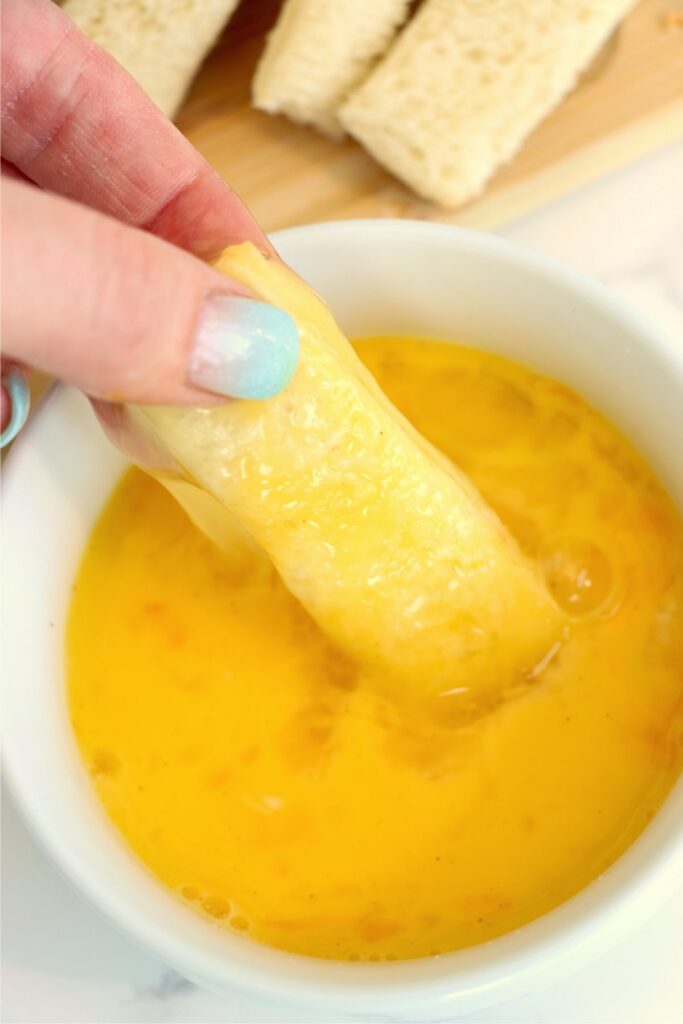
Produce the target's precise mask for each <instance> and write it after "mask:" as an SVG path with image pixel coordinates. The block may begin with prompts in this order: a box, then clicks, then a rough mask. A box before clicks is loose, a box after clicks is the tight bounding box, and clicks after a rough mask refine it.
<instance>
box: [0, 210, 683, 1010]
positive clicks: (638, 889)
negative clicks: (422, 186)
mask: <svg viewBox="0 0 683 1024" xmlns="http://www.w3.org/2000/svg"><path fill="white" fill-rule="evenodd" d="M275 243H276V245H277V246H278V248H279V250H280V252H281V253H282V255H283V257H284V258H285V259H286V260H287V261H288V262H290V263H291V264H292V265H293V266H294V268H295V269H296V270H298V271H299V273H301V274H302V275H303V277H305V278H307V279H308V281H310V282H311V284H312V285H313V286H314V287H315V288H316V289H317V290H318V291H319V292H321V293H322V295H323V296H324V297H325V298H326V299H327V300H328V302H329V303H330V305H331V307H332V309H333V310H334V312H335V313H336V314H337V316H338V318H339V320H340V322H341V324H342V326H343V327H344V328H345V330H346V331H347V332H348V333H350V334H351V335H358V334H373V333H399V334H400V333H403V334H410V333H417V334H421V335H428V336H433V337H442V338H446V339H457V340H462V341H464V342H467V343H468V344H471V345H478V346H481V347H483V348H490V349H492V350H495V351H496V352H500V353H502V354H504V355H508V356H512V357H513V358H515V359H518V360H520V361H521V362H524V363H528V364H530V365H532V366H534V367H536V368H537V369H539V370H540V371H542V372H544V373H547V374H550V375H552V376H555V377H557V378H559V379H561V380H563V381H565V382H566V383H568V384H570V385H571V386H573V387H575V388H576V389H578V391H580V392H581V394H583V395H584V396H585V397H586V398H587V399H588V400H589V401H590V402H592V403H594V404H595V405H596V406H597V407H598V408H599V409H601V410H602V411H604V412H605V413H606V414H607V415H608V416H609V417H610V418H611V419H612V421H613V422H614V423H616V424H618V425H619V426H620V427H621V428H622V429H623V430H624V431H625V433H626V434H627V435H628V436H629V437H630V438H631V439H632V440H633V441H634V442H635V443H636V444H637V445H638V447H639V448H640V450H641V451H642V452H643V454H644V455H645V456H646V458H647V459H648V460H649V461H650V463H651V465H652V466H653V467H654V468H655V470H656V471H657V472H658V473H659V475H660V477H661V479H662V481H663V482H664V484H665V485H666V486H667V488H668V489H669V491H670V493H671V494H672V495H673V496H674V499H675V500H676V501H677V502H678V503H679V506H680V507H683V461H682V454H681V438H683V346H682V347H678V348H677V347H676V346H675V345H674V344H673V343H672V342H670V341H668V340H667V339H666V338H665V337H662V336H661V335H660V334H659V333H658V332H657V331H656V330H655V329H654V328H653V327H652V326H650V325H648V324H647V323H645V322H643V321H642V320H641V319H640V318H639V317H638V316H636V315H635V314H634V313H632V312H630V311H629V310H628V309H627V308H625V307H624V306H623V305H622V304H621V302H619V301H617V300H616V299H615V298H613V297H612V296H611V295H610V294H609V293H608V292H606V291H605V290H604V289H603V288H602V287H600V286H599V285H598V284H596V283H594V282H592V281H590V280H588V279H586V278H584V277H582V276H580V275H579V274H576V273H574V272H573V271H571V270H568V269H566V268H564V267H562V266H559V265H558V264H556V263H553V262H551V261H549V260H547V259H545V258H543V257H541V256H539V255H536V254H534V253H532V252H528V251H525V250H523V249H521V248H519V247H517V246H513V245H510V244H508V243H506V242H503V241H501V240H499V239H497V238H495V237H491V236H486V235H479V234H474V233H470V232H466V231H461V230H457V229H454V228H450V227H440V226H434V225H428V224H423V223H410V222H405V221H368V222H347V223H340V224H329V225H322V226H316V227H304V228H297V229H295V230H292V231H287V232H284V233H282V234H280V235H278V236H277V237H276V239H275ZM123 468H124V460H123V458H122V457H121V456H120V455H119V454H118V453H117V452H116V451H114V450H113V449H112V448H111V447H110V446H109V444H108V443H107V441H105V439H104V436H103V435H102V433H101V432H100V430H99V428H98V426H97V424H96V422H95V420H94V417H93V416H92V413H91V412H90V409H89V407H88V404H87V402H86V401H85V399H84V398H82V397H81V396H80V395H78V394H75V393H74V392H72V391H69V390H66V389H59V390H57V392H56V393H54V394H53V395H52V397H50V399H49V400H48V401H46V402H45V404H44V405H43V407H42V409H40V410H39V411H38V413H37V415H36V416H35V417H34V419H33V420H32V422H31V424H30V425H29V427H28V429H26V430H25V432H24V434H23V436H21V437H20V438H19V441H18V443H17V444H16V446H15V450H14V451H13V452H12V453H11V455H10V458H9V460H8V464H7V466H6V469H5V485H4V557H5V567H4V608H3V622H4V630H5V643H4V645H3V646H4V666H3V684H4V758H5V766H6V771H7V774H8V776H9V778H10V781H11V784H12V787H13V789H14V792H15V794H16V797H17V799H18V801H19V803H20V805H21V807H22V808H23V810H24V812H25V814H26V816H27V817H28V819H29V820H30V822H31V824H32V825H33V827H34V829H35V831H36V833H37V834H38V836H39V837H40V838H41V839H42V841H43V843H44V845H45V847H46V848H47V849H48V850H49V851H50V853H51V854H52V856H53V857H54V858H55V860H56V861H57V862H58V863H59V864H60V865H61V867H62V868H63V870H64V871H65V873H66V874H67V875H68V876H69V877H70V878H71V879H72V880H73V881H74V882H75V883H76V884H77V885H78V886H79V888H80V889H81V890H82V891H83V892H84V893H86V894H87V896H89V897H90V899H91V900H92V901H93V902H94V903H95V904H96V905H97V906H99V907H100V908H102V909H103V910H104V911H105V912H106V913H107V914H108V915H109V917H110V918H111V919H112V920H113V921H114V922H116V923H117V924H118V925H119V926H120V927H122V928H123V929H124V930H125V931H126V932H127V933H128V934H129V935H131V936H132V937H134V938H135V939H137V940H139V941H140V942H141V943H143V944H144V945H146V946H147V947H149V948H150V949H151V950H153V951H154V952H156V953H157V954H158V955H159V956H160V957H162V958H163V959H165V960H166V961H168V962H169V963H170V964H172V965H173V966H175V967H176V968H177V969H178V970H179V971H181V972H182V973H183V974H185V975H186V976H188V977H190V978H192V979H193V980H195V981H197V982H199V983H200V984H203V985H205V986H207V987H210V988H212V989H214V990H220V991H227V990H229V989H230V988H231V987H234V986H240V987H243V988H246V989H250V990H254V991H259V992H261V993H264V994H267V995H268V996H270V997H274V998H281V999H287V1000H294V1001H298V1002H299V1003H300V1004H312V1005H314V1006H318V1007H320V1008H323V1007H324V1008H326V1009H328V1010H335V1011H338V1012H343V1013H346V1014H348V1015H353V1014H358V1015H367V1014H374V1013H378V1014H381V1015H382V1018H381V1019H384V1020H386V1019H408V1020H418V1019H420V1017H421V1016H423V1015H424V1016H429V1019H430V1020H435V1019H438V1017H439V1016H444V1017H446V1016H452V1015H454V1014H456V1013H458V1014H460V1013H468V1012H471V1011H473V1010H476V1009H480V1008H482V1007H483V1006H486V1005H489V1004H492V1003H495V1002H497V1001H499V1000H502V999H504V998H508V997H513V996H516V995H519V994H522V993H524V992H527V991H530V990H532V989H534V988H537V987H539V986H541V985H544V984H546V983H548V982H550V981H552V980H553V979H554V978H555V977H557V975H558V974H560V973H562V972H565V971H566V970H568V969H570V968H573V967H576V966H579V965H580V964H582V963H584V962H586V961H587V960H590V959H592V958H594V957H595V956H596V955H597V953H598V952H599V951H600V950H602V949H603V948H604V947H605V946H607V945H608V944H610V943H612V942H614V941H617V940H618V939H619V938H620V937H621V936H622V935H624V934H625V933H626V932H627V930H628V929H630V928H632V927H633V926H635V925H636V924H637V923H638V922H639V921H641V920H642V919H643V918H644V916H645V915H647V914H648V913H650V912H651V911H652V910H653V909H655V908H656V906H657V901H658V899H660V898H663V897H665V896H666V895H667V894H668V893H669V892H670V891H671V888H672V887H673V886H674V885H676V884H678V883H679V881H680V874H681V862H682V859H683V785H681V784H679V785H678V787H677V788H676V790H675V791H674V792H673V793H672V794H671V795H670V797H669V799H668V800H667V801H666V804H665V805H664V807H663V808H662V810H661V811H660V813H659V814H658V815H657V816H656V818H655V820H654V821H653V822H652V824H651V825H650V826H649V827H648V829H647V830H646V832H645V833H644V835H643V836H642V837H641V838H640V839H639V840H638V842H636V843H635V844H634V846H633V847H632V848H631V849H630V850H629V851H628V852H627V853H626V854H625V855H624V856H623V857H622V858H621V859H620V860H619V861H618V862H617V863H616V864H615V865H614V866H613V867H612V868H611V869H610V870H609V871H608V872H606V874H605V875H604V876H603V877H602V878H600V879H599V880H597V881H596V882H594V883H593V884H591V885H590V886H589V887H588V888H587V889H585V890H584V891H583V892H582V893H580V894H579V895H578V896H576V897H574V898H573V899H572V900H570V901H569V902H568V903H566V904H564V905H563V906H562V907H560V908H559V909H557V910H555V911H553V912H552V913H549V914H547V915H546V916H544V917H543V918H541V919H539V920H538V921H536V922H534V923H532V924H530V925H527V926H526V927H524V928H522V929H520V930H519V931H518V932H516V933H514V934H511V935H507V936H504V937H502V938H499V939H495V940H494V941H492V942H489V943H486V944H485V945H481V946H477V947H475V948H473V949H469V950H465V951H462V952H458V953H452V954H446V955H442V956H439V957H433V958H430V959H425V960H418V961H410V962H404V963H387V964H344V963H332V962H326V961H320V960H313V959H306V958H303V957H298V956H295V955H292V954H288V953H283V952H279V951H277V950H274V949H269V948H266V947H263V946H259V945H257V944H255V943H253V942H251V941H250V940H249V939H246V938H242V937H240V936H237V935H234V934H231V933H230V932H228V931H224V930H221V929H219V928H217V927H216V926H214V925H212V924H211V923H209V922H207V921H205V920H203V919H202V918H201V917H199V916H198V915H195V914H194V913H193V912H192V911H191V910H189V909H187V908H186V907H185V906H183V905H182V904H181V903H180V902H179V901H177V900H176V898H175V897H173V896H171V895H170V894H169V893H168V892H167V891H166V890H165V889H164V888H163V886H161V884H159V883H157V881H156V880H155V879H154V878H153V877H152V876H151V875H150V874H149V873H148V872H147V870H146V869H145V868H144V867H143V866H142V865H141V864H139V863H138V862H137V861H136V860H135V858H134V857H133V856H132V855H131V854H130V853H129V851H128V849H127V848H126V846H125V845H124V843H123V841H122V840H120V839H119V837H118V835H117V833H116V832H115V831H114V829H113V827H112V826H111V825H110V824H109V822H108V820H107V819H106V817H105V815H104V813H103V812H102V810H101V808H100V806H99V804H98V802H97V800H96V798H95V796H94V794H93V792H92V789H91V787H90V784H89V781H88V778H87V777H86V774H85V771H84V769H83V767H82V765H81V763H80V761H79V757H78V753H77V751H76V747H75V744H74V740H73V738H72V735H71V732H70V727H69V722H68V718H67V708H66V701H65V687H64V642H63V637H64V624H65V617H66V613H67V606H68V603H69V594H70V588H71V582H72V580H73V577H74V573H75V571H76V567H77V564H78V561H79V558H80V556H81V552H82V549H83V546H84V544H85V541H86V538H87V536H88V533H89V531H90V529H91V527H92V525H93V522H94V521H95V518H96V517H97V515H98V513H99V511H100V509H101V508H102V505H103V503H104V502H105V500H106V498H107V495H108V494H109V492H110V491H111V489H112V487H113V485H114V483H115V481H116V480H117V478H118V476H119V474H120V473H121V471H122V470H123ZM102 657H103V658H106V657H107V652H106V650H104V651H102ZM39 926H40V925H39V922H36V927H39Z"/></svg>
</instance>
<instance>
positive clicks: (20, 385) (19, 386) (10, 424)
mask: <svg viewBox="0 0 683 1024" xmlns="http://www.w3.org/2000/svg"><path fill="white" fill-rule="evenodd" d="M2 387H3V388H4V389H5V393H6V395H7V400H8V401H9V404H10V412H9V419H8V421H7V426H6V427H5V429H4V430H3V431H2V435H0V448H4V447H5V445H7V444H9V443H10V441H13V440H14V438H15V437H16V436H17V434H18V433H19V431H20V430H21V428H22V427H23V425H24V423H26V420H27V419H28V411H29V408H30V405H31V393H30V391H29V389H28V384H27V383H26V377H25V376H24V374H23V373H22V372H21V370H18V369H17V368H16V367H12V369H11V370H9V371H8V372H7V373H3V375H2Z"/></svg>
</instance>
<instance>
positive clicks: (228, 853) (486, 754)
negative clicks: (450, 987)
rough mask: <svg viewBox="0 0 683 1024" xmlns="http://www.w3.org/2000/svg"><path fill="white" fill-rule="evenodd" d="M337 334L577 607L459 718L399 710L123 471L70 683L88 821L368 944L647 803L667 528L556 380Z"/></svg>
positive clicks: (290, 944) (679, 568)
mask: <svg viewBox="0 0 683 1024" xmlns="http://www.w3.org/2000/svg"><path fill="white" fill-rule="evenodd" d="M357 348H358V351H359V353H360V355H361V357H362V359H363V361H364V362H365V363H366V364H367V366H368V367H369V368H370V369H371V371H372V372H373V373H374V374H375V376H376V377H377V379H378V381H379V383H380V385H381V386H382V388H383V389H384V390H385V391H386V393H387V395H388V397H389V398H390V399H391V400H392V401H393V402H394V403H395V404H396V405H397V406H398V408H399V409H400V410H401V411H402V412H404V413H405V414H406V415H407V417H408V418H409V419H410V420H411V421H412V423H413V424H414V425H415V426H416V427H417V429H418V430H419V431H420V432H421V433H422V434H424V435H425V436H426V437H427V438H428V439H429V440H430V441H432V442H433V443H434V444H435V445H436V446H437V447H439V448H440V449H441V450H442V451H443V452H444V453H445V454H446V455H448V456H449V457H451V458H452V459H453V461H454V462H456V463H457V464H458V465H459V466H460V467H461V468H462V469H464V470H465V471H466V472H467V473H468V474H469V475H470V476H471V478H472V479H473V481H474V482H475V484H476V485H477V486H478V487H479V489H480V491H481V492H482V494H483V495H484V497H485V498H486V499H487V501H488V502H489V503H490V504H491V505H492V506H493V508H494V509H495V510H496V511H497V512H498V514H499V515H500V517H501V518H502V519H503V520H504V522H505V523H506V524H507V526H508V527H509V529H510V530H511V532H512V533H513V534H514V535H515V536H516V537H517V539H518V541H519V542H520V544H521V545H522V547H523V548H524V549H525V551H526V552H527V553H528V554H529V555H530V556H531V557H532V558H534V559H536V560H538V561H539V562H540V563H541V564H542V566H543V568H544V571H545V573H546V576H547V579H548V581H549V584H550V586H551V588H552V590H553V593H554V594H555V596H556V599H557V600H558V602H559V604H560V605H561V606H562V608H563V609H564V610H565V611H567V612H568V613H569V615H570V617H571V618H570V621H571V623H572V625H571V629H570V633H569V637H568V638H567V639H566V640H565V641H564V642H563V643H562V644H561V645H557V646H556V647H555V648H554V649H552V650H551V651H550V652H549V654H548V657H547V658H546V659H545V661H544V663H542V664H540V665H539V666H538V668H537V674H536V676H535V678H531V679H527V680H525V681H524V685H521V686H519V687H518V693H517V696H516V697H515V698H514V699H511V700H509V701H507V702H506V703H505V704H503V705H501V706H500V707H499V708H497V709H496V710H495V711H493V712H492V713H491V714H489V715H488V716H485V717H482V718H480V719H478V720H476V721H474V722H470V723H469V724H467V725H466V726H453V725H449V724H448V723H443V722H441V723H439V722H438V721H432V722H427V721H420V722H416V721H415V720H414V718H413V717H412V716H411V715H409V714H406V713H403V712H402V710H401V705H400V702H396V703H392V702H391V700H389V699H388V698H387V697H383V696H381V694H382V688H381V687H379V688H378V687H376V686H372V685H366V683H367V680H366V679H365V678H364V676H363V673H362V672H361V671H359V670H357V669H356V668H354V666H353V665H352V664H351V663H349V662H348V661H347V660H346V659H344V658H343V657H342V656H341V655H339V654H337V653H335V651H334V650H333V649H332V648H331V647H330V645H329V643H328V642H327V641H326V639H325V637H324V636H323V635H322V634H321V633H320V631H319V630H318V628H317V627H316V626H315V625H314V624H313V622H312V620H311V619H310V618H309V617H308V615H307V614H306V613H305V612H304V611H303V610H302V608H301V606H300V605H298V603H297V602H296V601H295V600H294V599H293V598H292V597H291V596H290V595H289V593H288V592H287V591H286V590H285V588H284V586H283V585H282V583H281V582H280V581H279V578H278V577H277V575H276V574H275V572H274V571H273V570H271V569H270V568H269V567H267V566H264V564H263V562H262V561H259V562H258V563H255V564H256V565H257V567H256V568H254V569H253V570H252V571H250V570H249V567H248V566H247V567H246V568H245V567H244V566H241V567H240V569H239V571H238V570H235V568H234V567H233V568H231V567H230V566H229V564H228V563H227V562H226V561H224V560H223V558H222V556H221V555H220V554H219V553H218V552H217V551H216V550H215V549H214V548H213V547H211V545H209V543H208V542H207V541H205V540H204V538H203V537H202V536H201V535H200V534H199V533H197V532H196V531H195V530H194V529H193V528H192V527H191V526H190V524H189V521H188V520H187V519H186V518H185V516H184V514H183V513H182V512H181V511H180V509H179V508H178V507H177V506H176V505H175V504H174V503H173V501H172V499H171V498H170V497H169V496H168V495H167V494H166V493H165V492H164V491H163V490H162V488H161V487H160V486H159V485H158V484H156V483H155V482H154V481H152V480H151V479H149V478H147V477H145V476H143V475H142V474H141V473H139V472H137V471H130V472H129V473H128V474H127V475H126V476H125V478H124V480H123V482H122V483H121V485H120V486H119V487H118V489H117V490H116V492H115V494H114V495H113V497H112V498H111V500H110V502H109V503H108V505H107V507H106V509H105V511H104V513H103V515H102V517H101V519H100V521H99V523H98V524H97V526H96V528H95V530H94V533H93V535H92V538H91V541H90V543H89V546H88V548H87V551H86V553H85V557H84V559H83V564H82V566H81V569H80V572H79V575H78V579H77V582H76V586H75V589H74V597H73V603H72V608H71V615H70V621H69V627H68V638H67V641H68V642H67V650H68V684H69V697H70V706H71V714H72V720H73V725H74V729H75V733H76V736H77V739H78V743H79V746H80V749H81V752H82V755H83V758H84V760H85V762H86V764H87V765H88V768H89V770H90V773H91V776H92V779H93V783H94V785H95V786H96V788H97V792H98V794H99V796H100V798H101V800H102V802H103V804H104V806H105V807H106V809H107V812H108V813H109V815H110V816H111V818H112V819H113V821H114V822H115V823H116V825H117V827H118V828H119V829H120V831H121V832H122V834H123V835H124V837H125V838H126V840H127V841H128V843H129V844H130V846H131V847H132V848H133V850H134V851H135V852H136V853H137V854H138V856H139V857H140V858H141V859H142V861H144V862H145V863H146V864H147V865H148V867H149V868H150V869H151V870H152V871H153V872H154V874H155V875H157V876H158V877H159V878H160V879H161V880H162V881H163V882H164V883H166V885H168V886H169V887H170V888H172V889H173V890H174V891H175V892H176V893H177V894H178V898H179V899H183V900H185V901H186V902H187V903H188V904H189V905H191V906H193V907H196V908H197V909H198V910H199V911H200V912H202V913H205V914H207V915H210V916H211V917H212V918H213V919H215V921H216V922H217V923H219V924H220V925H222V926H225V927H228V928H233V929H235V930H238V931H240V932H244V933H247V934H249V935H251V936H252V937H253V938H255V939H257V940H259V941H262V942H265V943H268V944H270V945H273V946H278V947H281V948H283V949H288V950H292V951H295V952H298V953H304V954H308V955H312V956H320V957H332V958H338V959H347V960H386V959H399V958H405V957H420V956H427V955H430V954H433V953H437V952H442V951H447V950H453V949H457V948H459V947H462V946H467V945H471V944H474V943H478V942H482V941H485V940H487V939H490V938H492V937H493V936H495V935H499V934H501V933H503V932H506V931H509V930H511V929H514V928H517V927H519V926H520V925H522V924H524V923H525V922H528V921H530V920H531V919H533V918H535V917H537V916H538V915H539V914H542V913H544V912H545V911H547V910H550V909H551V908H552V907H554V906H556V905H557V904H559V903H561V902H562V901H564V900H566V899H567V898H568V897H569V896H571V895H572V894H573V893H575V892H577V891H578V890H579V889H581V888H582V887H583V886H585V885H586V884H587V883H588V882H589V881H590V880H591V879H593V878H595V877H596V876H597V875H599V874H600V873H601V872H602V871H604V870H605V868H606V867H608V865H609V864H611V863H612V862H613V861H614V859H615V858H616V857H618V856H619V855H620V854H621V853H622V852H623V851H624V850H625V849H626V847H627V846H628V845H629V844H630V843H631V842H633V840H634V839H635V838H636V836H637V835H638V833H639V832H640V831H641V830H642V829H643V827H644V826H645V825H646V824H647V822H648V821H649V820H650V818H651V817H652V815H653V814H654V812H655V811H656V809H657V807H658V806H659V804H660V803H661V801H662V799H663V798H664V796H665V795H666V793H667V791H668V790H669V789H670V787H671V785H672V784H673V782H674V780H675V778H676V776H677V775H678V773H679V771H680V768H681V763H682V762H683V525H682V523H681V520H680V518H679V517H678V516H677V514H676V512H675V510H674V508H673V506H672V504H671V502H670V501H669V499H668V498H667V496H666V495H665V493H664V492H663V491H662V489H661V487H660V486H659V485H658V483H657V481H656V480H655V478H654V476H653V474H652V472H651V471H650V470H649V469H648V467H647V466H646V465H645V464H644V462H643V461H642V460H641V459H640V457H639V456H638V455H637V454H636V453H635V452H634V451H633V449H632V448H631V447H630V446H629V444H628V443H627V442H626V441H625V440H624V439H623V438H622V437H621V436H620V435H619V434H618V433H617V432H616V431H615V430H614V428H612V427H611V426H610V425H609V424H607V423H606V422H605V421H604V420H603V419H602V418H601V417H600V416H599V415H598V414H597V413H595V412H594V411H592V410H591V409H590V408H589V407H588V406H586V405H585V403H583V402H582V401H581V400H580V399H578V398H577V397H576V395H574V394H573V393H572V392H570V391H569V390H568V389H567V388H565V387H563V386H562V385H559V384H557V383H555V382H553V381H550V380H547V379H545V378H540V377H538V376H537V375H536V374H534V373H533V372H530V371H528V370H525V369H523V368H521V367H519V366H516V365H513V364H511V363H509V362H506V361H504V360H502V359H499V358H498V357H495V356H492V355H489V354H486V353H482V352H474V351H470V350H467V349H463V348H460V347H458V346H455V345H445V344H442V343H437V342H424V341H412V340H400V341H397V340H392V339H390V338H387V339H385V338H379V339H369V340H367V341H363V342H360V343H359V344H358V346H357ZM425 585H428V581H427V580H425Z"/></svg>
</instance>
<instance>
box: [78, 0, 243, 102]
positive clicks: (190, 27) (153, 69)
mask: <svg viewBox="0 0 683 1024" xmlns="http://www.w3.org/2000/svg"><path fill="white" fill-rule="evenodd" d="M238 2H239V0H66V3H64V4H63V5H62V10H64V11H65V13H66V14H68V15H69V17H70V18H72V19H73V20H74V21H75V22H76V24H77V25H78V27H79V28H80V29H81V30H82V31H83V32H84V33H85V34H86V35H87V36H89V37H90V39H92V40H93V41H94V42H96V43H98V44H99V45H100V46H101V47H102V48H103V49H105V50H107V51H108V52H109V53H110V54H111V55H112V56H113V57H115V58H116V60H117V61H118V62H119V64H122V65H123V67H124V68H125V69H126V71H129V72H130V74H131V75H132V76H133V78H134V79H135V80H136V81H137V82H138V83H139V85H141V86H142V88H143V89H144V90H145V92H146V93H147V95H148V96H149V97H150V98H151V99H152V100H154V102H155V103H156V105H157V106H158V107H160V108H161V110H163V112H164V114H166V115H167V117H173V115H174V114H175V113H176V111H177V110H178V107H179V106H180V104H181V103H182V100H183V98H184V96H185V93H186V92H187V89H188V87H189V85H190V82H191V81H192V79H193V78H194V75H195V72H196V71H197V68H198V67H199V65H200V64H201V62H202V61H203V60H204V57H205V56H206V54H207V53H208V51H209V50H210V49H211V47H212V46H213V44H214V43H215V41H216V39H217V38H218V36H219V34H220V32H221V30H222V28H223V26H224V25H225V24H226V23H227V21H228V19H229V18H230V15H231V14H232V12H233V11H234V9H235V7H236V6H237V4H238Z"/></svg>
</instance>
